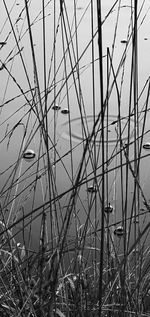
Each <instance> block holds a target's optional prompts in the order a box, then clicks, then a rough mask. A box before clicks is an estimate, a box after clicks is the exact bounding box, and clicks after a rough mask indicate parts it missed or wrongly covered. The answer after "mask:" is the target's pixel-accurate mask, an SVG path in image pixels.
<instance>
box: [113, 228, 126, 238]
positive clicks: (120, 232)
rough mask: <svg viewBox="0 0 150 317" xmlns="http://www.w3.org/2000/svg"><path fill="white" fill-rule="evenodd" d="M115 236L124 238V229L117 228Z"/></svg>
mask: <svg viewBox="0 0 150 317" xmlns="http://www.w3.org/2000/svg"><path fill="white" fill-rule="evenodd" d="M114 234H115V235H116V236H117V237H122V236H123V234H124V230H123V227H122V226H119V227H117V228H116V229H115V230H114Z"/></svg>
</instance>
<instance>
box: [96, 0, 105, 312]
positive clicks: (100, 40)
mask: <svg viewBox="0 0 150 317" xmlns="http://www.w3.org/2000/svg"><path fill="white" fill-rule="evenodd" d="M97 24H98V53H99V74H100V101H101V129H102V130H101V140H102V154H101V159H102V185H101V186H102V188H101V246H100V267H99V274H100V276H99V316H100V317H101V312H102V295H103V294H102V291H103V290H102V280H103V260H104V203H105V179H104V174H105V167H104V163H105V155H104V151H105V148H104V146H105V144H104V103H103V99H104V98H103V50H102V48H103V44H102V20H101V0H97Z"/></svg>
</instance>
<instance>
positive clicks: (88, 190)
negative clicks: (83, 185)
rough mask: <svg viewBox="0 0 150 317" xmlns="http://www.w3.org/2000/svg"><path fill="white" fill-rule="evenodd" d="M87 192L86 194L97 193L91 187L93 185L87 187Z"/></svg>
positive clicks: (93, 187)
mask: <svg viewBox="0 0 150 317" xmlns="http://www.w3.org/2000/svg"><path fill="white" fill-rule="evenodd" d="M87 192H88V193H96V192H97V189H96V186H93V185H91V186H88V188H87Z"/></svg>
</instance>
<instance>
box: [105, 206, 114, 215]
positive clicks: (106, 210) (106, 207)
mask: <svg viewBox="0 0 150 317" xmlns="http://www.w3.org/2000/svg"><path fill="white" fill-rule="evenodd" d="M104 211H105V212H106V214H111V213H112V212H113V206H111V205H110V204H109V205H108V206H105V208H104Z"/></svg>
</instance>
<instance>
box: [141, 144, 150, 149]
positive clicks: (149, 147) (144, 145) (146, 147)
mask: <svg viewBox="0 0 150 317" xmlns="http://www.w3.org/2000/svg"><path fill="white" fill-rule="evenodd" d="M143 149H145V150H150V142H146V143H145V144H143Z"/></svg>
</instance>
